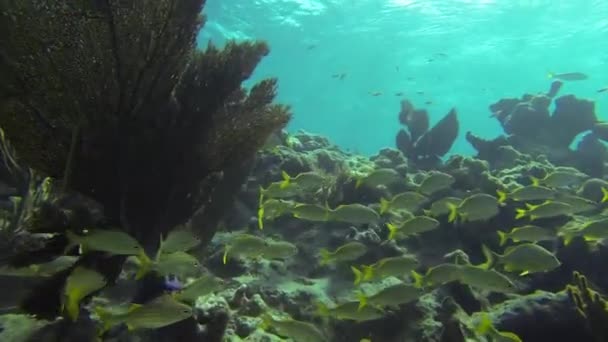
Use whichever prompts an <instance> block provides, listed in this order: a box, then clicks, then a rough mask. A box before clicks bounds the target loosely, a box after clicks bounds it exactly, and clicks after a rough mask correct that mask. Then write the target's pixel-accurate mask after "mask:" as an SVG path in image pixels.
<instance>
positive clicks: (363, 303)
mask: <svg viewBox="0 0 608 342" xmlns="http://www.w3.org/2000/svg"><path fill="white" fill-rule="evenodd" d="M357 299H359V307H358V308H357V311H361V310H362V309H363V308H364V307H366V306H367V296H366V295H365V293H363V292H358V293H357Z"/></svg>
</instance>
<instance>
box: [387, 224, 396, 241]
mask: <svg viewBox="0 0 608 342" xmlns="http://www.w3.org/2000/svg"><path fill="white" fill-rule="evenodd" d="M386 227H387V228H388V239H389V240H394V239H395V235H397V226H395V225H394V224H392V223H390V222H389V223H387V224H386Z"/></svg>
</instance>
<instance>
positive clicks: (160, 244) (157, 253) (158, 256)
mask: <svg viewBox="0 0 608 342" xmlns="http://www.w3.org/2000/svg"><path fill="white" fill-rule="evenodd" d="M163 243H164V241H163V234H162V233H161V234H160V237H159V238H158V250H157V251H156V260H158V258H160V255H161V254H162V253H163Z"/></svg>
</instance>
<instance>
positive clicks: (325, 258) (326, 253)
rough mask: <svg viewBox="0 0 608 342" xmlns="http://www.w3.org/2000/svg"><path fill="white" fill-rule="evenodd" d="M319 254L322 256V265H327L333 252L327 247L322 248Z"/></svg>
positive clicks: (320, 262)
mask: <svg viewBox="0 0 608 342" xmlns="http://www.w3.org/2000/svg"><path fill="white" fill-rule="evenodd" d="M319 255H320V257H321V260H320V261H319V264H320V265H321V266H325V265H327V264H329V263H330V262H331V253H330V252H329V251H328V250H327V249H325V248H321V250H319Z"/></svg>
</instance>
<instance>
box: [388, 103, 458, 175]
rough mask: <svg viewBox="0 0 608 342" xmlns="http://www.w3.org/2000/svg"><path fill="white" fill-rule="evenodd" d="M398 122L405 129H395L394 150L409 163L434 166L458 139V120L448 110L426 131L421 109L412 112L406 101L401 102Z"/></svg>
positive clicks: (452, 111) (423, 113)
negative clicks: (409, 161)
mask: <svg viewBox="0 0 608 342" xmlns="http://www.w3.org/2000/svg"><path fill="white" fill-rule="evenodd" d="M399 122H400V123H401V124H402V125H404V126H405V127H406V128H407V131H406V130H405V129H401V130H399V132H398V133H397V137H396V145H397V148H398V149H399V150H400V151H401V152H403V154H404V155H405V156H407V157H408V158H409V159H411V160H412V161H416V162H419V163H420V164H423V165H424V164H425V163H426V164H428V165H436V164H437V162H439V161H440V158H441V157H443V156H444V155H445V154H446V153H448V151H449V150H450V148H451V147H452V144H454V141H456V138H457V137H458V128H459V124H458V117H457V115H456V110H455V109H452V110H450V112H449V113H448V114H447V115H446V116H445V117H443V118H442V119H441V120H440V121H439V122H438V123H437V124H435V126H433V127H432V128H431V130H429V115H428V113H427V111H426V110H424V109H415V108H414V106H413V104H412V103H411V102H410V101H408V100H403V101H401V111H400V112H399Z"/></svg>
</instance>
